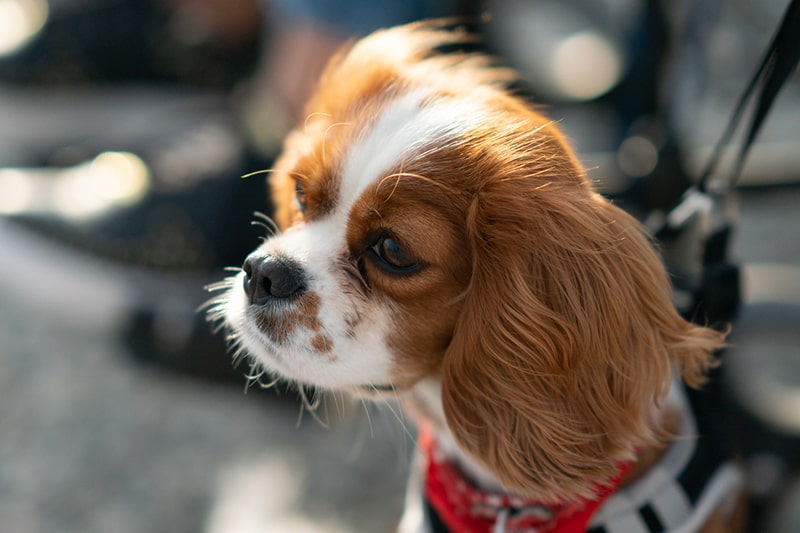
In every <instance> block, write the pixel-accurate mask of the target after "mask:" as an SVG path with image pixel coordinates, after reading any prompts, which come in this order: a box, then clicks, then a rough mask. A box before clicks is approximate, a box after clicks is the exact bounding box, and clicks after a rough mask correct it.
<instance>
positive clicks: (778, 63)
mask: <svg viewBox="0 0 800 533" xmlns="http://www.w3.org/2000/svg"><path fill="white" fill-rule="evenodd" d="M798 60H800V0H792V1H791V2H790V3H789V6H788V7H787V8H786V13H784V15H783V20H782V21H781V25H780V27H779V28H778V31H777V32H776V34H775V36H774V37H773V39H772V42H771V43H770V45H769V48H767V52H766V54H765V55H764V57H763V59H762V60H761V64H760V65H759V67H758V70H756V72H755V74H754V75H753V77H752V79H751V80H750V83H749V84H748V86H747V88H746V89H745V91H744V93H742V96H741V97H740V98H739V102H738V103H737V104H736V109H735V110H734V112H733V115H732V116H731V120H730V122H729V123H728V126H727V128H726V129H725V132H724V133H723V134H722V137H721V138H720V140H719V142H718V143H717V145H716V147H715V148H714V152H713V153H712V155H711V159H710V160H709V161H708V164H707V165H706V168H705V170H704V171H703V173H702V174H701V175H700V180H699V182H698V185H697V188H698V189H699V190H700V191H701V192H705V191H706V189H707V187H708V180H709V179H710V177H711V174H712V173H713V172H714V171H715V170H716V168H717V165H718V164H719V159H720V157H721V156H722V151H723V149H724V147H725V146H727V145H728V144H730V142H731V138H732V137H733V134H734V132H735V131H736V129H737V127H738V126H739V123H740V122H741V119H742V115H743V114H744V111H745V108H746V106H747V104H748V102H749V101H750V99H751V97H752V96H753V94H754V92H755V91H756V90H757V89H760V91H759V94H758V100H757V102H756V105H755V109H754V112H753V116H752V118H751V120H750V127H749V129H748V131H747V136H746V137H745V139H744V142H743V143H742V145H741V147H740V148H739V156H738V158H737V160H736V164H735V165H734V168H733V170H732V172H731V174H730V176H729V177H728V183H727V186H728V187H729V188H732V187H733V186H734V185H735V183H736V180H737V179H738V178H739V174H740V173H741V171H742V167H743V166H744V161H745V159H746V158H747V153H748V152H749V151H750V147H751V146H752V144H753V141H754V140H755V138H756V136H757V135H758V132H759V130H760V129H761V126H762V124H763V123H764V119H765V118H766V116H767V114H768V112H769V109H770V107H771V106H772V103H773V102H774V100H775V97H776V96H777V95H778V92H779V91H780V90H781V87H783V85H784V83H785V82H786V80H787V79H788V78H789V76H790V75H791V74H792V72H793V71H794V70H795V69H796V68H797V63H798Z"/></svg>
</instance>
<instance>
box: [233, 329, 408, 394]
mask: <svg viewBox="0 0 800 533" xmlns="http://www.w3.org/2000/svg"><path fill="white" fill-rule="evenodd" d="M234 336H235V337H236V338H237V339H238V342H239V345H240V348H241V350H242V353H243V354H246V355H247V356H248V357H250V358H251V360H252V361H253V362H254V363H255V366H257V367H258V368H260V369H264V370H266V371H267V372H269V373H270V374H272V375H274V376H275V377H277V378H280V379H281V380H284V381H289V382H293V383H296V384H298V385H302V386H310V387H316V388H319V389H324V390H328V391H342V392H346V393H350V394H352V395H354V396H357V397H360V398H365V399H381V398H385V397H392V398H393V397H395V396H396V395H397V393H398V391H399V390H400V389H401V387H399V386H398V385H396V384H394V383H392V382H391V380H390V379H383V378H379V379H376V380H363V381H360V380H358V379H352V378H353V377H354V376H351V375H350V373H348V372H346V371H345V370H344V369H337V368H336V366H337V365H336V363H335V362H323V361H321V360H320V354H319V353H316V352H315V351H314V350H313V348H311V347H310V346H308V347H304V346H303V345H302V343H301V344H298V345H294V344H291V343H289V344H287V345H283V346H276V345H275V344H274V342H273V341H272V340H271V339H270V338H269V336H268V335H266V334H264V333H263V332H261V330H260V329H259V328H258V326H257V325H255V324H254V323H253V322H252V321H250V320H245V321H244V323H243V324H241V325H240V326H239V327H237V328H236V330H235V335H234ZM355 377H356V378H357V376H355Z"/></svg>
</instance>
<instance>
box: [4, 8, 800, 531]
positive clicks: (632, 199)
mask: <svg viewBox="0 0 800 533" xmlns="http://www.w3.org/2000/svg"><path fill="white" fill-rule="evenodd" d="M787 5H788V1H787V0H725V1H722V0H702V1H690V0H684V1H675V2H673V1H666V0H664V1H658V0H600V1H597V0H591V1H590V0H561V1H556V0H536V1H533V0H487V1H484V2H481V1H477V0H466V1H463V0H462V1H457V0H450V1H442V2H437V3H429V2H424V1H422V0H418V1H405V2H400V1H398V2H383V3H379V2H370V1H366V0H351V1H345V2H330V1H325V0H263V1H261V2H259V1H258V0H0V530H2V531H9V532H22V533H38V532H42V533H45V532H47V533H49V532H67V533H70V532H76V533H77V532H82V533H91V532H108V531H114V532H121V533H124V532H142V531H170V532H174V533H180V532H186V533H189V532H208V533H219V532H224V533H228V532H231V533H239V532H248V533H249V532H255V531H279V532H280V531H299V532H303V531H324V532H328V531H330V532H338V531H354V532H378V531H391V530H392V529H393V526H394V524H395V523H396V520H397V518H398V517H399V514H400V510H401V506H402V496H403V486H404V483H405V476H406V472H407V470H408V467H409V457H410V455H411V452H412V450H413V447H414V437H413V428H412V427H410V424H408V423H407V422H405V421H404V420H403V418H402V415H401V414H400V413H399V411H398V410H397V406H394V405H391V404H384V405H378V406H369V405H364V404H362V403H360V402H354V401H352V400H349V399H346V398H343V397H340V396H335V397H326V398H324V399H323V400H321V405H320V408H319V409H318V411H317V412H316V414H313V415H312V414H310V413H308V412H305V413H304V411H303V408H302V406H301V404H300V402H299V401H298V400H297V393H296V392H295V391H292V390H291V389H290V388H288V387H286V386H284V385H282V384H278V385H276V386H275V387H273V388H271V389H269V390H262V389H261V388H259V387H258V386H252V387H248V380H247V379H246V377H245V373H246V372H247V370H248V369H247V368H246V367H247V365H246V364H245V365H241V366H240V367H238V368H234V367H233V365H232V363H231V361H230V357H229V356H228V355H227V354H226V352H225V345H224V339H223V338H222V337H223V336H222V335H221V334H219V335H213V334H212V332H211V331H210V329H209V327H208V325H207V324H206V323H205V320H204V317H203V314H202V313H198V312H197V309H198V307H199V306H200V305H201V304H202V303H203V302H204V301H205V300H207V299H208V298H209V297H210V296H209V294H208V293H206V292H205V291H204V286H205V285H207V284H209V283H212V282H214V281H217V280H219V279H221V278H222V277H224V276H225V275H226V271H225V270H224V269H225V267H230V266H239V265H240V264H241V262H242V261H243V259H244V257H245V256H246V255H247V253H248V252H249V251H250V250H251V249H252V248H253V247H255V246H256V245H257V243H258V238H259V237H260V236H262V235H263V229H262V228H260V227H258V226H253V225H251V221H252V220H253V219H254V215H253V213H254V212H261V213H265V214H267V215H268V214H269V213H270V211H271V208H270V206H269V203H268V201H267V199H266V198H267V192H266V187H265V182H264V179H262V176H256V177H252V178H248V179H244V180H243V179H240V177H241V176H243V175H245V174H248V173H251V172H254V171H258V170H262V169H265V168H269V167H270V165H271V161H272V159H273V158H274V157H275V155H276V154H277V152H278V150H279V148H280V142H281V138H282V136H283V134H284V133H285V132H286V130H287V129H288V128H289V127H290V126H291V125H292V124H293V123H294V122H295V121H296V120H298V118H299V117H300V115H301V113H302V104H303V101H304V100H305V97H306V95H307V93H308V91H309V90H310V88H311V87H312V85H313V80H314V79H315V77H316V75H317V73H318V71H319V69H320V67H321V65H322V64H324V61H325V59H326V58H327V57H328V55H329V54H330V53H331V52H332V51H334V50H335V48H336V47H337V46H338V45H339V44H340V43H342V42H344V41H345V40H346V39H348V38H350V37H351V36H355V35H363V34H366V33H368V32H369V31H371V30H373V29H375V28H378V27H382V26H387V25H393V24H397V23H403V22H407V21H411V20H415V19H419V18H424V17H432V16H443V15H462V16H467V17H471V18H469V19H468V20H471V21H474V23H471V25H472V26H474V28H473V29H474V30H475V31H478V32H480V33H481V34H483V36H484V41H485V44H484V45H483V46H485V48H487V49H488V51H490V52H491V53H494V54H496V55H497V56H499V57H500V58H501V60H502V61H503V62H505V63H507V64H509V65H511V66H513V67H515V68H517V69H519V70H520V72H521V73H522V78H523V79H522V81H521V82H520V84H519V87H518V90H519V91H521V92H523V93H524V94H528V95H530V96H531V97H533V98H535V99H536V100H537V101H538V102H542V103H544V104H546V108H545V110H546V113H547V114H549V115H550V116H551V117H552V118H554V119H557V120H560V124H561V126H562V127H563V128H564V129H565V130H566V132H567V134H568V135H569V137H570V138H571V139H572V142H573V144H574V147H575V148H576V150H577V151H578V153H579V156H580V158H581V160H582V161H583V162H584V163H585V165H586V166H587V168H588V169H589V172H590V176H591V177H592V179H594V180H596V182H597V186H598V188H599V189H600V190H601V191H602V192H604V193H605V194H607V195H609V196H610V197H612V198H613V199H614V200H615V201H617V202H619V203H620V204H621V205H623V206H624V207H626V208H627V209H629V210H630V211H632V212H633V213H635V214H636V215H637V216H639V217H640V218H641V219H642V220H643V221H644V222H645V223H646V224H647V225H648V226H649V227H650V228H651V229H653V230H654V231H656V232H657V233H658V236H659V239H660V240H661V243H662V246H663V250H664V255H665V259H666V261H667V263H668V265H669V267H670V271H671V273H672V274H673V278H674V281H675V286H676V305H677V306H678V307H679V308H680V309H681V311H682V312H684V313H685V314H686V315H687V316H689V317H696V318H698V319H701V320H708V321H710V322H712V323H722V322H729V321H731V320H733V321H734V326H733V335H732V347H731V348H730V349H729V350H727V351H726V353H725V354H724V363H725V366H724V369H723V370H722V372H721V373H720V374H719V375H718V376H716V380H715V384H714V386H712V387H711V391H710V392H711V393H713V394H715V395H717V396H718V398H719V400H720V402H719V405H720V407H719V409H720V412H719V417H720V419H721V420H725V421H726V425H727V426H728V427H729V428H730V429H731V430H732V435H733V436H732V438H734V439H736V442H738V443H739V444H740V446H741V447H742V449H743V450H744V462H745V466H746V469H747V473H748V493H749V496H750V500H751V503H752V509H753V511H752V520H751V521H752V526H751V531H778V532H784V531H800V475H798V472H800V237H798V234H799V233H800V209H798V207H797V206H798V205H800V173H799V171H798V169H800V127H799V126H798V124H800V120H799V119H800V83H798V79H797V76H796V74H795V75H794V76H792V77H790V78H789V80H788V82H787V83H786V86H785V87H784V88H783V90H782V92H781V93H780V95H779V97H778V99H777V101H776V102H775V104H774V107H773V109H772V111H771V113H770V115H769V117H768V119H767V121H766V123H765V125H764V128H763V131H762V132H761V134H760V135H759V137H758V139H757V142H756V144H755V145H754V147H753V149H752V150H751V152H750V154H749V156H748V158H747V161H746V164H745V166H744V168H743V171H742V174H741V177H740V179H739V181H738V184H737V186H736V188H735V190H728V188H726V187H725V186H724V184H725V179H726V177H728V176H729V175H730V172H731V168H732V161H733V159H734V157H735V156H734V153H733V152H734V151H735V150H727V151H725V152H724V154H723V158H722V163H721V165H720V167H719V170H718V172H717V173H716V174H715V176H714V177H715V179H716V181H715V182H714V183H716V187H715V188H714V190H715V191H717V192H716V193H715V194H714V195H712V198H711V201H710V202H708V203H707V204H704V206H703V207H700V208H697V209H695V210H693V211H692V212H691V213H690V215H689V216H687V217H684V218H683V219H682V220H681V221H680V223H678V224H673V225H671V226H670V225H669V224H667V225H666V226H665V224H664V221H665V220H670V217H669V215H670V212H671V209H672V208H673V207H674V206H675V205H676V204H677V203H678V202H679V201H680V199H681V198H682V195H683V193H684V191H685V190H686V189H687V187H688V186H689V185H690V184H691V183H694V182H695V181H696V180H697V179H698V176H699V175H700V173H701V171H702V168H703V166H704V164H705V163H706V162H707V161H708V159H709V157H710V154H711V151H712V148H713V146H714V144H715V143H716V142H717V140H718V139H719V138H720V136H721V134H722V131H723V130H724V128H725V126H726V124H727V121H728V120H729V117H730V116H731V113H732V111H733V108H734V106H735V104H736V101H737V99H738V97H739V95H740V94H741V93H742V91H743V89H744V87H745V85H746V84H747V82H748V81H749V79H750V77H751V76H752V74H753V72H754V71H755V69H756V67H757V65H758V63H759V61H760V58H761V56H762V55H763V53H764V50H765V49H766V47H767V46H768V44H769V42H770V40H771V38H772V36H773V34H774V32H775V30H776V28H777V27H778V24H779V22H780V20H781V16H782V13H783V12H784V10H785V9H786V6H787ZM484 15H486V16H484ZM712 181H713V180H712ZM698 258H700V259H698Z"/></svg>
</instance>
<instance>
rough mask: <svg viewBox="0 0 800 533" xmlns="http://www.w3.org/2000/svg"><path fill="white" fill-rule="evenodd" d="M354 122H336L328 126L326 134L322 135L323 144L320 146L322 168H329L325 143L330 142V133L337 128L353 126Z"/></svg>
mask: <svg viewBox="0 0 800 533" xmlns="http://www.w3.org/2000/svg"><path fill="white" fill-rule="evenodd" d="M352 125H353V123H352V122H335V123H333V124H331V125H330V126H328V127H327V128H326V129H325V133H323V134H322V144H321V146H320V151H321V152H322V166H327V162H326V161H325V142H326V141H327V140H328V132H330V131H331V130H332V129H333V128H335V127H337V126H352Z"/></svg>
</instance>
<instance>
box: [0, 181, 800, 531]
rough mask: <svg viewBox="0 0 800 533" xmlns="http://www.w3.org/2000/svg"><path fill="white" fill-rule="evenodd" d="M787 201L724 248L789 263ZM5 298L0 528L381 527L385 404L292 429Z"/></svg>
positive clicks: (395, 498) (218, 390) (770, 206)
mask: <svg viewBox="0 0 800 533" xmlns="http://www.w3.org/2000/svg"><path fill="white" fill-rule="evenodd" d="M799 205H800V188H798V187H791V188H780V189H765V190H758V191H749V192H747V193H746V194H745V195H743V199H742V224H741V228H740V231H739V234H738V237H737V246H736V255H737V256H738V257H739V258H740V259H742V260H744V261H746V262H764V261H767V262H771V261H778V262H783V263H787V264H791V265H794V266H795V267H800V239H798V238H797V233H798V230H800V209H798V206H799ZM2 253H3V254H10V253H13V250H4V251H3V252H2ZM6 257H8V256H6ZM31 282H32V283H33V282H35V280H32V281H31ZM793 288H794V289H796V288H797V287H793ZM19 289H20V287H17V290H15V291H13V292H12V291H10V290H8V289H7V288H5V289H4V288H0V530H1V531H3V532H11V533H56V532H57V533H78V532H80V533H94V532H97V533H100V532H102V533H107V532H111V531H113V532H115V533H128V532H130V533H134V532H135V533H139V532H160V531H164V532H170V533H184V532H185V533H195V532H207V533H249V532H255V531H277V532H283V531H324V532H337V531H358V532H370V533H371V532H380V531H389V530H391V528H392V525H393V523H394V522H395V520H396V519H397V517H398V514H399V511H400V506H401V499H402V490H403V489H402V486H403V478H404V477H405V470H406V468H407V465H408V460H407V457H408V455H409V453H410V450H411V448H412V446H413V444H412V442H413V441H412V439H411V437H410V436H409V435H408V434H406V433H405V432H404V430H403V429H402V426H401V424H400V423H399V422H398V420H397V419H396V417H395V415H394V413H392V412H391V410H390V409H389V408H388V407H383V408H382V409H376V408H370V409H369V417H367V416H366V411H367V409H365V408H364V407H363V406H362V405H360V404H355V405H352V404H348V403H347V402H344V401H343V400H341V399H339V400H338V401H329V402H328V405H327V414H325V412H324V411H323V414H322V416H323V417H324V418H326V419H327V423H328V427H327V428H325V427H323V426H322V424H320V423H319V422H317V421H315V420H313V419H312V418H311V417H309V416H308V415H306V416H304V417H303V418H302V420H300V422H299V423H298V417H299V414H300V408H299V405H298V404H297V403H296V402H295V401H294V400H293V399H292V398H293V395H292V394H288V395H286V394H284V395H283V396H280V397H278V396H276V395H275V394H274V393H272V392H270V391H262V390H257V389H251V390H250V391H249V392H248V393H247V394H245V393H244V392H243V386H240V385H239V384H235V385H231V384H220V383H211V382H207V381H202V380H197V379H192V378H187V377H182V376H176V375H174V374H170V373H165V372H161V371H158V370H154V369H152V368H149V367H144V366H142V365H139V364H136V363H135V362H133V361H132V359H131V358H130V357H129V356H128V354H127V353H126V350H125V348H123V347H122V346H121V345H120V343H118V342H117V341H116V340H115V338H114V337H113V336H112V335H111V334H110V332H107V331H103V330H102V329H98V328H94V329H88V330H86V329H81V328H79V327H77V326H76V325H74V324H72V325H70V324H67V323H65V322H63V321H62V320H60V319H58V318H56V317H53V316H49V315H48V313H46V312H42V310H43V309H44V310H46V309H47V303H46V302H30V301H26V299H25V298H24V297H22V298H21V297H20V294H23V295H24V292H25V290H24V287H22V291H20V290H19ZM75 312H76V313H81V312H82V310H81V302H80V301H76V302H75ZM795 348H796V346H795ZM770 349H771V348H770V347H769V346H765V347H764V350H763V352H762V353H761V354H759V357H764V354H768V353H769V350H770ZM220 356H221V357H222V356H223V355H222V354H220ZM792 379H795V380H797V381H800V376H794V378H792ZM242 384H243V382H242ZM769 497H770V498H773V499H774V498H775V494H772V493H770V494H769Z"/></svg>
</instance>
